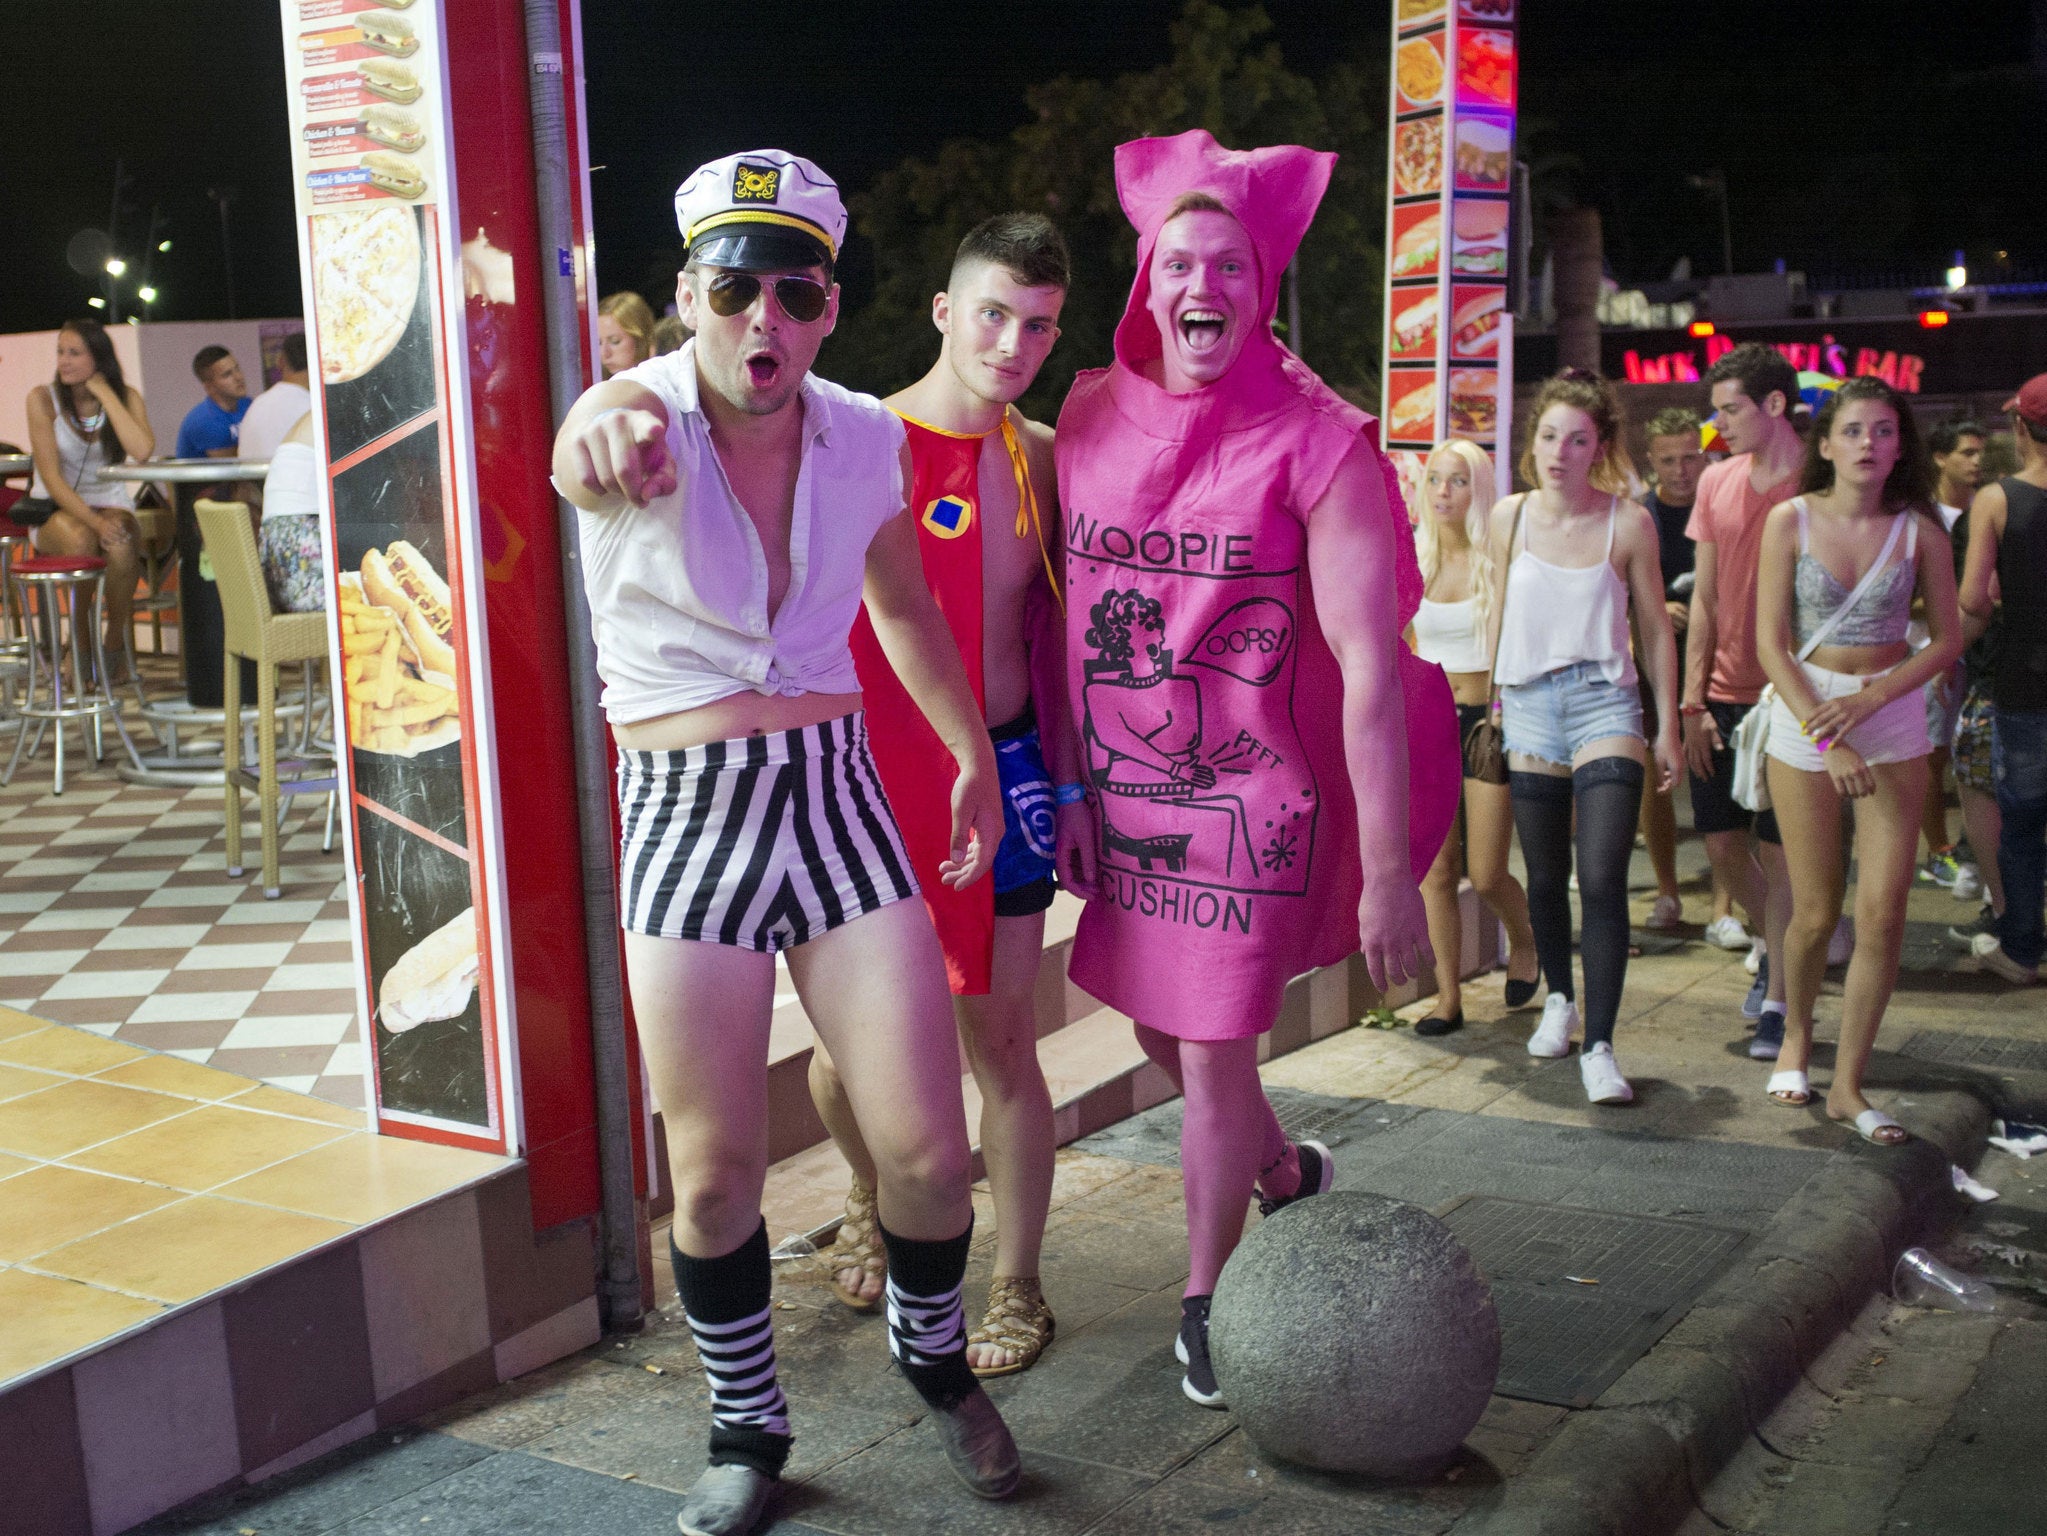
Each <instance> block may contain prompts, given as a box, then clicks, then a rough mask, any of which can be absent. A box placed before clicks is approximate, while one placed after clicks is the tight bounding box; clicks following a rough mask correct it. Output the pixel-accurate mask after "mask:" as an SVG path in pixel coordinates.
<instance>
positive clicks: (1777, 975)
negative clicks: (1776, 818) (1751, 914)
mask: <svg viewBox="0 0 2047 1536" xmlns="http://www.w3.org/2000/svg"><path fill="white" fill-rule="evenodd" d="M1756 862H1757V863H1758V864H1759V865H1760V866H1761V868H1762V872H1763V905H1764V915H1763V932H1764V934H1765V936H1766V937H1767V938H1768V940H1769V945H1770V953H1771V954H1772V955H1775V954H1776V953H1777V952H1778V951H1779V950H1780V949H1781V948H1782V947H1783V944H1784V933H1785V930H1786V929H1788V928H1789V927H1790V926H1791V866H1790V865H1789V864H1788V863H1786V862H1785V859H1784V845H1783V844H1782V843H1765V842H1761V841H1758V842H1757V844H1756ZM1764 995H1765V998H1766V999H1767V1001H1768V1002H1771V1003H1775V1004H1777V1006H1778V1007H1779V1008H1782V1007H1783V1006H1784V967H1783V966H1781V965H1778V964H1776V963H1775V962H1774V961H1773V962H1772V963H1771V966H1770V985H1769V988H1768V990H1767V991H1766V993H1765V994H1764Z"/></svg>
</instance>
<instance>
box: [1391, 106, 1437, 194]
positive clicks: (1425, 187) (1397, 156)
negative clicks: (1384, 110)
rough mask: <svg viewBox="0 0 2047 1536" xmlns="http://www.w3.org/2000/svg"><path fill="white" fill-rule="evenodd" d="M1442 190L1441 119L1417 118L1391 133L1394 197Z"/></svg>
mask: <svg viewBox="0 0 2047 1536" xmlns="http://www.w3.org/2000/svg"><path fill="white" fill-rule="evenodd" d="M1442 190H1443V119H1442V118H1441V117H1440V116H1436V117H1422V118H1416V119H1415V120H1414V121H1413V122H1409V123H1402V124H1401V125H1400V126H1399V127H1397V128H1395V129H1394V130H1393V195H1394V196H1395V197H1414V196H1418V195H1420V194H1422V193H1425V192H1440V191H1442Z"/></svg>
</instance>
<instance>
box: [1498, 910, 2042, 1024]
mask: <svg viewBox="0 0 2047 1536" xmlns="http://www.w3.org/2000/svg"><path fill="white" fill-rule="evenodd" d="M1969 953H1970V954H1971V955H1973V956H1975V959H1976V968H1977V969H1978V970H1982V971H1988V972H1989V973H1990V974H1991V975H1993V976H2001V977H2003V978H2004V979H2005V980H2006V981H2008V982H2010V983H2011V984H2012V985H2013V986H2018V987H2029V986H2031V985H2032V984H2033V983H2034V982H2035V981H2037V980H2039V979H2040V973H2039V972H2038V971H2036V970H2034V969H2033V967H2031V966H2030V965H2020V964H2019V963H2018V961H2016V960H2014V959H2012V957H2011V956H2010V955H2007V954H2006V953H2005V952H2004V945H2002V944H2001V943H1999V942H1998V939H1997V935H1996V934H1994V933H1979V934H1977V935H1976V937H1975V938H1973V939H1971V940H1970V941H1969ZM1543 1022H1544V1023H1548V1022H1549V1015H1548V1014H1547V1013H1545V1014H1544V1015H1543ZM1537 1033H1540V1031H1537ZM1528 1048H1529V1049H1530V1050H1531V1051H1532V1050H1534V1049H1535V1042H1534V1041H1532V1040H1531V1041H1529V1043H1528Z"/></svg>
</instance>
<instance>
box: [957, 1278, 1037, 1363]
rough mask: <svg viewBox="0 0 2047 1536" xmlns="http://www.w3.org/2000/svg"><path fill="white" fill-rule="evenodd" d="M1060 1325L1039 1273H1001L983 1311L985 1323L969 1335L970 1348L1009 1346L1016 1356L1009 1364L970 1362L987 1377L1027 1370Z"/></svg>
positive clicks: (990, 1288)
mask: <svg viewBox="0 0 2047 1536" xmlns="http://www.w3.org/2000/svg"><path fill="white" fill-rule="evenodd" d="M1057 1327H1058V1322H1057V1320H1056V1319H1055V1318H1054V1317H1053V1316H1052V1309H1051V1308H1050V1307H1048V1306H1046V1305H1045V1292H1044V1290H1043V1289H1042V1288H1041V1287H1040V1286H1039V1284H1038V1278H1037V1276H1035V1275H1031V1276H1027V1277H1026V1276H1021V1275H998V1276H996V1278H995V1283H994V1284H993V1285H991V1286H989V1287H988V1310H987V1311H986V1312H984V1313H982V1314H981V1326H980V1327H978V1328H976V1329H975V1330H974V1331H973V1332H972V1333H970V1334H968V1335H967V1348H968V1349H969V1350H971V1349H972V1348H973V1347H974V1346H975V1345H976V1344H990V1345H993V1346H994V1347H995V1348H997V1349H1006V1350H1008V1351H1009V1352H1010V1353H1011V1354H1013V1355H1015V1356H1016V1359H1014V1360H1013V1361H1011V1362H1010V1363H1009V1364H1008V1365H974V1364H972V1363H971V1362H970V1363H969V1364H968V1367H967V1368H968V1369H969V1370H971V1371H972V1372H973V1373H974V1374H975V1375H976V1376H979V1377H982V1378H983V1379H986V1378H988V1377H991V1376H1013V1375H1015V1374H1016V1373H1017V1372H1018V1371H1027V1370H1029V1369H1030V1368H1031V1367H1032V1366H1033V1365H1036V1364H1037V1363H1038V1356H1040V1355H1042V1354H1043V1353H1044V1352H1045V1346H1046V1345H1047V1344H1050V1343H1051V1342H1052V1333H1053V1330H1054V1329H1055V1328H1057Z"/></svg>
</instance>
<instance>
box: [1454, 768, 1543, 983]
mask: <svg viewBox="0 0 2047 1536" xmlns="http://www.w3.org/2000/svg"><path fill="white" fill-rule="evenodd" d="M1464 823H1465V841H1464V851H1465V860H1466V863H1467V866H1468V867H1469V869H1470V871H1471V888H1472V889H1473V890H1475V891H1477V892H1478V895H1479V900H1481V901H1483V902H1484V903H1485V904H1486V905H1487V906H1488V907H1491V908H1492V909H1493V915H1494V916H1495V917H1497V918H1498V919H1499V920H1500V922H1501V924H1502V925H1503V926H1504V927H1505V928H1506V930H1507V979H1508V980H1509V981H1534V980H1535V979H1536V978H1537V977H1539V976H1540V975H1541V974H1542V966H1541V963H1540V962H1539V961H1538V960H1537V959H1536V957H1535V929H1534V927H1533V926H1532V925H1531V924H1530V923H1529V921H1528V893H1527V892H1526V891H1524V890H1522V889H1521V882H1520V881H1519V880H1516V879H1515V878H1514V874H1513V871H1512V870H1510V869H1509V868H1508V867H1507V854H1508V849H1509V847H1510V846H1511V844H1512V843H1513V840H1514V797H1513V794H1512V792H1511V791H1510V790H1509V789H1508V788H1507V786H1506V785H1504V784H1487V783H1484V782H1482V781H1480V780H1478V779H1466V780H1465V781H1464ZM1435 937H1436V935H1435V930H1434V925H1433V924H1431V926H1430V932H1429V941H1430V942H1431V943H1434V942H1435ZM1442 953H1443V952H1442V951H1441V950H1440V949H1439V950H1437V951H1436V955H1437V960H1436V963H1437V965H1438V966H1440V965H1441V964H1442Z"/></svg>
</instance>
